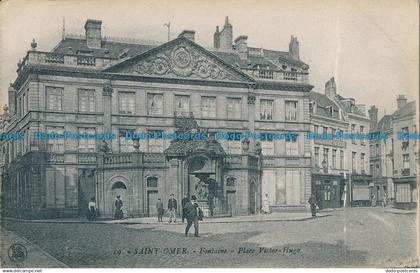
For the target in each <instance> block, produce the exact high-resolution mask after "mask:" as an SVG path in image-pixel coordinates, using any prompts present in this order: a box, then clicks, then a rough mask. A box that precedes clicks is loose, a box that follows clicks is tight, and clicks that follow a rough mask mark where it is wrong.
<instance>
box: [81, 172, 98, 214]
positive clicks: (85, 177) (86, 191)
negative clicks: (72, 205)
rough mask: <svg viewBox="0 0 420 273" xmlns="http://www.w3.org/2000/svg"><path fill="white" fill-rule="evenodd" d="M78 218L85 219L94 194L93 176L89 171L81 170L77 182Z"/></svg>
mask: <svg viewBox="0 0 420 273" xmlns="http://www.w3.org/2000/svg"><path fill="white" fill-rule="evenodd" d="M78 184H79V185H78V186H79V187H78V201H79V216H83V217H85V216H86V214H87V212H88V203H89V201H90V199H91V198H92V197H95V196H96V193H95V176H94V174H93V172H92V171H90V170H81V171H80V174H79V181H78Z"/></svg>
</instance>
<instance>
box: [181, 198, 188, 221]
mask: <svg viewBox="0 0 420 273" xmlns="http://www.w3.org/2000/svg"><path fill="white" fill-rule="evenodd" d="M189 201H190V199H189V198H188V195H186V194H185V195H184V198H182V200H181V205H182V222H183V223H184V219H186V218H187V217H186V215H185V205H186V204H187V203H188V202H189Z"/></svg>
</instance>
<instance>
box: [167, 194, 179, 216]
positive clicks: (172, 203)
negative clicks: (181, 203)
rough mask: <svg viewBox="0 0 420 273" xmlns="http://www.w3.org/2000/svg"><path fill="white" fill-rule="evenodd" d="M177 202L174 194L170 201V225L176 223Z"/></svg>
mask: <svg viewBox="0 0 420 273" xmlns="http://www.w3.org/2000/svg"><path fill="white" fill-rule="evenodd" d="M177 208H178V206H177V202H176V199H175V197H174V194H173V193H172V194H171V195H170V198H169V200H168V210H169V223H172V222H174V223H176V210H177Z"/></svg>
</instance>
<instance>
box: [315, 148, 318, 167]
mask: <svg viewBox="0 0 420 273" xmlns="http://www.w3.org/2000/svg"><path fill="white" fill-rule="evenodd" d="M315 167H319V147H315Z"/></svg>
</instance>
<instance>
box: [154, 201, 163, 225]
mask: <svg viewBox="0 0 420 273" xmlns="http://www.w3.org/2000/svg"><path fill="white" fill-rule="evenodd" d="M156 209H157V215H158V222H163V220H162V218H163V212H164V210H163V202H162V200H161V199H160V198H159V199H158V201H157V203H156Z"/></svg>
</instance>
